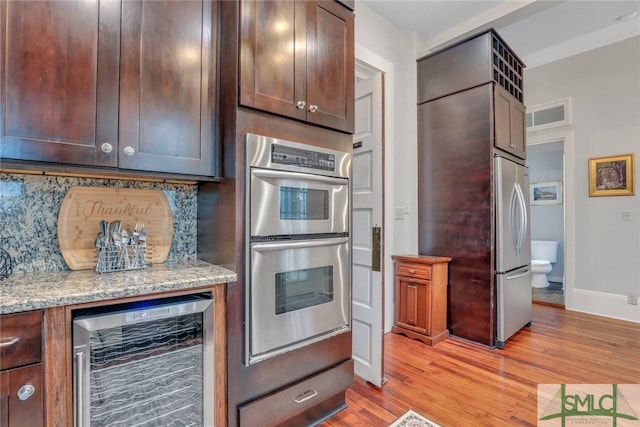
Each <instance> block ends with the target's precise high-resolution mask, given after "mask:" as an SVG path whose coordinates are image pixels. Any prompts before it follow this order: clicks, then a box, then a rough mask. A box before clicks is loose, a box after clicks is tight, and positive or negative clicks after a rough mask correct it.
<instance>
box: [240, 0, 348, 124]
mask: <svg viewBox="0 0 640 427" xmlns="http://www.w3.org/2000/svg"><path fill="white" fill-rule="evenodd" d="M241 7H242V10H241V16H242V22H241V28H240V46H241V48H240V104H241V105H244V106H247V107H252V108H257V109H260V110H263V111H268V112H270V113H275V114H279V115H283V116H287V117H291V118H294V119H298V120H304V121H307V122H310V123H314V124H318V125H321V126H325V127H328V128H332V129H337V130H341V131H344V132H353V128H354V109H355V100H354V61H355V59H354V49H355V48H354V19H353V14H352V12H351V11H350V10H349V9H347V8H345V7H344V6H342V5H340V4H339V3H337V2H335V1H326V2H324V1H317V2H316V1H295V2H294V1H255V0H243V1H242V5H241Z"/></svg>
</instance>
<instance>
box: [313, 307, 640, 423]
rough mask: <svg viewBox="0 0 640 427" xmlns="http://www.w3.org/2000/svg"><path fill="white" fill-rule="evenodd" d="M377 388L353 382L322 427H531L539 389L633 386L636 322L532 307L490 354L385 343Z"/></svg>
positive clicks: (456, 346)
mask: <svg viewBox="0 0 640 427" xmlns="http://www.w3.org/2000/svg"><path fill="white" fill-rule="evenodd" d="M384 345H385V357H384V363H385V365H384V367H385V378H386V379H387V381H388V382H387V383H386V384H385V385H384V387H383V388H382V389H381V390H378V389H376V388H375V387H373V386H372V385H370V384H368V383H366V382H364V381H363V380H362V379H360V378H358V377H356V381H355V383H354V385H353V387H351V388H350V389H349V390H347V404H348V405H349V407H348V408H347V409H345V410H343V411H341V412H339V413H338V414H336V415H334V416H333V417H332V418H330V419H329V420H327V421H325V422H324V423H322V424H320V426H322V427H337V426H368V427H377V426H379V427H383V426H387V425H389V423H391V422H393V421H394V420H395V419H396V418H397V417H398V416H400V415H402V414H403V413H404V412H405V411H406V410H407V409H409V408H411V409H413V410H415V411H417V412H419V413H421V414H422V415H424V416H426V417H428V418H430V419H431V420H433V421H435V422H437V423H439V424H441V425H442V426H444V427H448V426H453V427H459V426H460V427H468V426H469V427H475V426H491V427H495V426H535V425H536V424H537V423H536V419H537V416H536V411H537V391H536V390H537V385H538V384H561V383H565V384H611V383H615V384H625V383H634V384H637V383H640V324H637V323H631V322H624V321H619V320H614V319H608V318H603V317H598V316H592V315H587V314H583V313H577V312H572V311H565V310H564V309H562V308H558V307H552V306H547V305H540V304H534V305H533V324H532V326H531V327H530V328H524V329H522V330H521V331H520V332H518V333H517V334H516V335H514V336H513V337H512V338H511V339H510V340H509V341H507V345H506V348H505V349H504V350H492V349H489V348H486V347H482V346H478V345H475V344H472V343H469V342H466V341H463V340H460V339H453V338H449V339H447V340H445V341H443V342H441V343H439V344H437V345H436V346H434V347H430V346H427V345H425V344H423V343H421V342H419V341H415V340H411V339H409V338H407V337H405V336H403V335H397V334H393V333H389V334H387V335H386V336H385V338H384Z"/></svg>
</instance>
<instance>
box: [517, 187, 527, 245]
mask: <svg viewBox="0 0 640 427" xmlns="http://www.w3.org/2000/svg"><path fill="white" fill-rule="evenodd" d="M516 191H517V192H518V201H519V202H520V236H518V252H520V249H522V245H523V243H524V241H525V238H526V237H527V227H528V226H529V225H528V218H527V204H526V203H527V202H526V200H525V198H524V193H523V192H522V187H521V186H520V183H516Z"/></svg>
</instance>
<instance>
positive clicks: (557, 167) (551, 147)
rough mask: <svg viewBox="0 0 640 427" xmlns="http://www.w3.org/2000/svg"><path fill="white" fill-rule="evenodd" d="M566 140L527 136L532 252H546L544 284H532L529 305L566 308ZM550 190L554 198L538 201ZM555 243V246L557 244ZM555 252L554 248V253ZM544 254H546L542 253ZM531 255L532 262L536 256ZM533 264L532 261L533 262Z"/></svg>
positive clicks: (536, 135) (537, 135) (537, 134)
mask: <svg viewBox="0 0 640 427" xmlns="http://www.w3.org/2000/svg"><path fill="white" fill-rule="evenodd" d="M566 140H567V137H566V136H564V135H560V136H559V135H558V134H557V133H555V135H546V136H545V134H543V133H534V134H529V135H527V162H526V163H527V166H528V167H529V186H530V195H529V197H530V202H531V206H530V215H531V221H530V223H531V241H532V250H533V249H536V251H537V250H538V249H537V248H536V246H537V247H543V248H545V249H544V250H543V251H542V253H543V254H545V253H546V254H547V255H546V257H548V258H550V259H548V260H545V259H541V260H539V261H549V263H548V264H547V265H548V267H547V268H546V269H544V271H543V274H546V283H547V285H546V286H545V285H544V282H545V280H540V279H536V283H532V288H531V290H532V292H531V297H532V301H533V302H535V303H540V304H548V305H555V306H561V307H564V306H565V304H566V299H565V297H566V294H567V289H566V288H567V287H566V274H565V271H566V270H567V268H566V264H567V263H566V259H567V257H566V254H567V239H566V236H567V232H566V218H567V212H566V210H567V209H566V206H567V204H566V202H565V201H566V198H567V190H568V188H567V187H569V188H570V186H568V185H566V184H567V181H566V176H567V173H566ZM545 189H551V192H552V193H554V195H553V197H547V198H543V197H538V195H539V192H540V191H543V190H545ZM556 242H557V243H556ZM554 248H557V249H555V250H554ZM545 250H546V252H545ZM536 251H533V253H532V260H533V259H536V257H540V256H543V255H538V254H537V253H536ZM532 263H533V261H532Z"/></svg>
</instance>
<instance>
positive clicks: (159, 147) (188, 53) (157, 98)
mask: <svg viewBox="0 0 640 427" xmlns="http://www.w3.org/2000/svg"><path fill="white" fill-rule="evenodd" d="M217 8H218V3H217V2H211V1H184V2H178V1H124V2H123V3H122V43H121V55H120V136H119V148H118V162H119V163H118V165H119V167H121V168H125V169H135V170H148V171H163V172H170V173H171V172H173V173H189V174H194V175H213V174H214V165H215V162H214V156H215V154H216V153H215V150H214V143H213V141H214V140H215V134H216V132H215V129H216V114H217V111H216V108H215V106H216V88H217V85H216V64H217V57H216V45H217V32H216V28H217V25H216V23H217V10H218V9H217Z"/></svg>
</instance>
